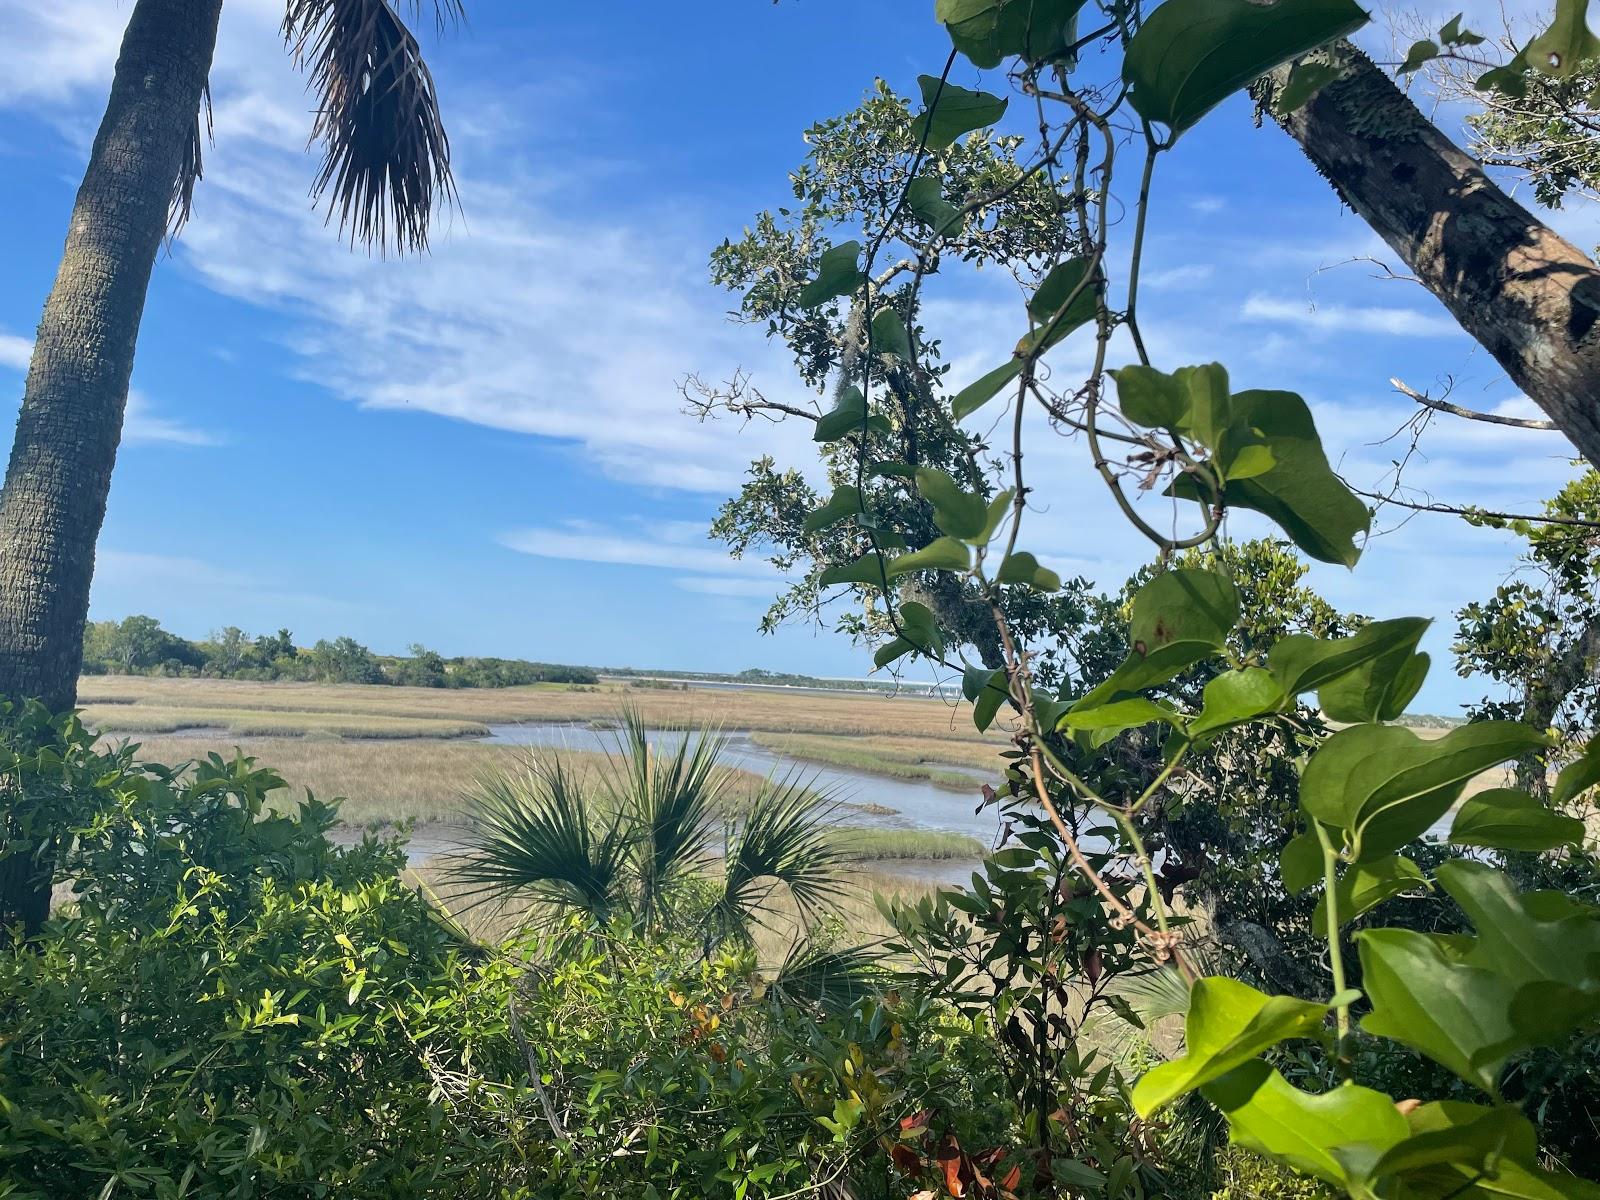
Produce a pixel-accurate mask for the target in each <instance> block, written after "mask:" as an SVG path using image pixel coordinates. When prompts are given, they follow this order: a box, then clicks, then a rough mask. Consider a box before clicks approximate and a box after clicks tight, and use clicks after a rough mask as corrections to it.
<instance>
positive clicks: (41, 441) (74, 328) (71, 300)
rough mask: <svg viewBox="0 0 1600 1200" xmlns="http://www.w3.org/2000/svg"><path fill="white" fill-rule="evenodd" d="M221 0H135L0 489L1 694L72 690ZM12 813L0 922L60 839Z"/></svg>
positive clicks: (45, 871) (67, 698) (72, 696)
mask: <svg viewBox="0 0 1600 1200" xmlns="http://www.w3.org/2000/svg"><path fill="white" fill-rule="evenodd" d="M221 8H222V0H138V3H137V4H135V5H134V8H133V12H132V14H131V15H130V17H129V20H128V27H127V31H126V32H125V34H124V35H123V40H122V49H121V52H120V53H119V55H118V58H117V66H116V72H115V75H114V77H113V81H112V85H111V95H110V99H109V100H108V102H107V104H106V111H105V116H104V117H103V119H102V120H101V123H100V129H99V132H98V133H97V134H96V136H95V140H94V146H93V149H92V150H91V152H90V155H89V164H88V168H87V169H86V171H85V172H84V177H83V183H82V185H81V186H80V187H79V189H78V195H77V199H76V201H75V202H74V204H73V209H72V220H71V224H70V225H69V226H68V229H67V240H66V246H65V248H64V250H63V252H62V256H61V265H60V267H59V269H58V270H57V273H56V279H55V283H54V285H53V286H52V287H51V289H50V295H49V298H48V299H47V300H46V301H45V307H44V316H43V317H42V319H41V320H40V322H39V329H38V335H37V338H36V340H35V342H34V347H33V358H32V361H31V363H30V364H29V368H28V378H27V384H26V387H25V390H24V393H23V400H22V411H21V414H20V415H19V417H18V420H17V434H16V441H15V443H14V444H13V447H12V451H11V460H10V465H9V467H8V469H7V471H6V478H5V487H4V491H3V492H0V698H5V699H8V700H11V701H13V702H21V701H23V700H39V701H42V702H43V703H44V704H45V705H47V706H48V707H49V708H51V709H52V710H57V711H59V710H62V709H66V708H70V707H72V706H73V704H75V703H76V700H77V684H78V671H79V669H80V667H81V666H82V657H83V629H84V622H85V620H86V619H87V617H88V612H89V584H90V581H91V579H92V577H93V574H94V550H95V542H96V540H97V539H98V537H99V535H100V526H101V523H102V521H103V520H104V518H105V511H106V496H107V493H108V492H109V490H110V487H111V471H112V467H113V466H114V465H115V462H116V456H117V444H118V441H119V440H120V438H121V434H122V418H123V410H124V408H125V407H126V404H127V398H128V379H129V376H130V375H131V374H132V371H133V354H134V345H135V343H136V341H137V339H138V335H139V322H140V318H141V317H142V315H143V312H144V300H145V292H146V290H147V288H148V286H149V283H150V273H151V271H152V269H153V267H154V265H155V260H156V255H157V254H158V253H159V252H160V248H161V240H162V237H163V236H164V234H165V233H166V229H167V220H168V211H169V206H170V204H171V202H172V199H173V193H174V186H175V183H176V181H177V180H178V177H179V174H180V171H181V169H182V166H183V163H184V158H185V153H186V150H187V148H188V146H189V143H190V141H191V139H192V138H193V137H194V136H195V119H196V113H197V112H198V110H199V106H200V100H201V93H202V90H203V89H204V87H205V84H206V77H207V75H208V73H209V72H210V69H211V57H212V52H213V50H214V48H215V45H216V37H217V20H218V16H219V14H220V12H221ZM3 804H5V797H4V796H3V795H0V805H3ZM8 807H9V806H8ZM11 816H12V814H11V813H10V812H9V811H6V812H0V817H3V818H4V820H3V821H0V838H3V839H4V841H3V842H0V925H9V924H11V923H13V922H21V923H22V925H23V927H24V929H25V931H26V932H28V933H32V932H33V931H35V930H36V929H37V928H38V927H39V925H40V924H41V923H42V922H43V920H44V918H45V916H46V915H47V912H48V907H49V902H50V875H51V872H52V870H53V867H54V861H53V860H54V856H55V850H54V842H53V840H51V839H49V838H44V839H42V840H41V839H40V838H39V837H38V836H37V835H36V836H34V837H32V838H31V839H28V840H27V842H26V844H23V843H21V842H19V837H18V831H17V829H16V828H15V824H14V822H13V821H12V820H11Z"/></svg>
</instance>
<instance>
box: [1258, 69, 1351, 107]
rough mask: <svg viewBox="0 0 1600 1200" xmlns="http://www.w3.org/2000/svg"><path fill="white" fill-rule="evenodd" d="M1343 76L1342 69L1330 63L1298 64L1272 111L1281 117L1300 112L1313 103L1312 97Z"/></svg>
mask: <svg viewBox="0 0 1600 1200" xmlns="http://www.w3.org/2000/svg"><path fill="white" fill-rule="evenodd" d="M1343 74H1344V71H1343V69H1342V68H1340V67H1335V66H1331V65H1330V64H1328V63H1314V62H1303V63H1297V64H1296V65H1295V68H1294V70H1292V71H1290V72H1289V82H1288V83H1286V84H1284V85H1283V90H1282V91H1281V92H1279V93H1278V96H1277V99H1276V100H1274V101H1273V105H1272V111H1273V112H1275V113H1276V114H1277V115H1278V116H1280V117H1287V116H1288V115H1289V114H1290V113H1292V112H1298V111H1299V110H1300V109H1302V108H1304V107H1305V106H1306V105H1307V104H1309V103H1311V100H1312V97H1314V96H1315V95H1316V94H1317V93H1318V92H1320V91H1321V90H1322V89H1323V88H1325V87H1327V86H1328V85H1329V84H1330V83H1332V82H1333V81H1334V80H1335V79H1338V78H1339V76H1341V75H1343Z"/></svg>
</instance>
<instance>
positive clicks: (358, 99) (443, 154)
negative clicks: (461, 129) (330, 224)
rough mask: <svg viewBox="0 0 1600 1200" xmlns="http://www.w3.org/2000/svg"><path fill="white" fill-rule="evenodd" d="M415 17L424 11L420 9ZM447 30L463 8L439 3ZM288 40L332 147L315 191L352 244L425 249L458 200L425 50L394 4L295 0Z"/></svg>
mask: <svg viewBox="0 0 1600 1200" xmlns="http://www.w3.org/2000/svg"><path fill="white" fill-rule="evenodd" d="M411 7H412V9H413V11H414V12H415V11H419V10H420V4H417V3H413V4H412V5H411ZM434 11H435V14H436V15H437V18H438V20H439V22H440V23H441V24H443V23H444V22H445V21H447V20H452V19H455V18H457V17H459V16H460V15H461V3H460V0H436V2H435V4H434ZM283 36H284V41H285V42H286V43H287V45H288V47H289V51H290V53H291V54H292V55H293V57H294V60H295V63H296V64H297V65H299V66H302V67H304V68H307V69H308V70H309V72H310V75H311V85H310V86H311V87H312V88H313V89H314V90H315V91H316V93H317V95H318V98H319V100H318V105H317V119H316V123H315V125H314V126H313V128H312V132H311V140H312V141H320V142H321V143H322V146H323V152H324V153H323V161H322V168H321V170H320V171H319V172H318V174H317V178H316V182H315V184H314V185H313V186H312V189H311V192H312V195H313V196H314V197H319V196H321V195H322V194H323V193H324V192H325V191H327V190H328V189H329V188H331V189H332V196H331V201H330V205H329V213H328V216H329V219H330V220H331V219H332V217H333V214H334V213H338V215H339V226H340V228H341V229H348V230H349V232H350V237H351V240H352V241H359V242H362V243H364V244H366V245H368V246H377V247H379V248H380V249H384V248H387V247H389V246H393V247H394V248H395V249H397V250H421V249H424V248H425V247H426V246H427V244H428V222H429V219H430V217H431V215H432V213H433V209H434V205H435V203H437V202H453V201H454V199H455V183H454V180H453V178H452V176H451V173H450V140H449V138H448V137H447V136H446V135H445V130H444V123H443V121H442V119H441V118H440V115H439V98H438V95H437V93H436V92H435V90H434V84H433V75H432V74H431V73H430V72H429V70H428V65H427V63H425V62H424V61H423V59H422V50H421V47H419V46H418V45H417V39H416V38H415V37H414V36H412V33H411V31H410V30H409V29H407V28H406V26H405V23H404V22H403V21H402V20H401V19H400V16H399V14H397V13H396V12H395V10H394V8H393V7H392V5H391V4H390V3H389V0H288V7H287V9H286V11H285V13H284V18H283Z"/></svg>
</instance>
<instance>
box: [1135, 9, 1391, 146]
mask: <svg viewBox="0 0 1600 1200" xmlns="http://www.w3.org/2000/svg"><path fill="white" fill-rule="evenodd" d="M1366 22H1367V14H1366V13H1365V12H1364V11H1362V9H1360V8H1359V7H1358V6H1357V5H1356V4H1354V3H1353V2H1352V0H1275V2H1273V3H1255V2H1254V0H1166V3H1164V4H1162V5H1161V6H1160V7H1159V8H1157V9H1156V10H1155V12H1153V13H1151V14H1150V16H1149V17H1148V18H1147V19H1146V20H1145V22H1144V24H1143V25H1142V26H1140V28H1139V31H1138V32H1137V33H1135V34H1134V35H1133V37H1132V39H1131V40H1130V41H1129V42H1128V50H1127V53H1126V54H1125V55H1124V56H1123V60H1122V77H1123V79H1125V80H1126V81H1127V82H1128V83H1129V84H1130V85H1131V87H1132V92H1131V93H1130V95H1129V100H1130V102H1131V103H1132V104H1133V107H1134V108H1135V110H1137V111H1138V113H1139V114H1140V115H1141V116H1143V117H1145V118H1146V119H1148V120H1151V121H1159V122H1161V123H1162V124H1164V125H1167V126H1168V127H1170V128H1171V129H1172V131H1173V133H1174V134H1178V133H1181V132H1182V131H1183V130H1185V129H1187V128H1189V126H1191V125H1193V124H1194V123H1195V122H1196V121H1198V120H1199V119H1200V118H1201V117H1203V116H1204V115H1205V114H1206V113H1208V112H1210V111H1211V109H1212V108H1213V107H1215V106H1216V105H1218V104H1220V103H1221V102H1222V101H1223V100H1226V99H1227V98H1228V97H1229V96H1231V95H1232V94H1233V93H1234V92H1236V91H1238V90H1239V89H1240V88H1242V87H1244V86H1245V85H1246V84H1247V83H1249V82H1250V81H1251V80H1253V79H1255V78H1257V77H1258V76H1261V75H1265V74H1266V73H1267V72H1268V71H1270V70H1272V69H1273V68H1274V67H1276V66H1278V65H1280V64H1282V63H1286V62H1288V61H1289V60H1290V59H1293V58H1297V57H1299V56H1300V55H1302V54H1304V53H1306V52H1307V51H1308V50H1313V49H1315V48H1316V47H1318V46H1321V45H1323V44H1324V43H1326V42H1331V41H1333V40H1334V39H1335V38H1339V37H1343V36H1345V35H1346V34H1348V33H1351V32H1353V31H1355V30H1357V29H1359V28H1361V26H1362V25H1365V24H1366Z"/></svg>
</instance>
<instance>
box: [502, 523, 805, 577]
mask: <svg viewBox="0 0 1600 1200" xmlns="http://www.w3.org/2000/svg"><path fill="white" fill-rule="evenodd" d="M633 527H634V529H640V530H641V532H629V531H620V530H618V529H616V528H615V527H611V526H604V525H599V524H597V523H594V522H590V521H567V522H564V523H562V524H561V525H558V526H546V527H542V528H533V529H516V530H512V531H510V532H509V533H503V534H501V535H500V537H499V539H498V540H499V542H500V544H501V545H502V546H505V547H506V548H507V549H509V550H515V551H517V552H518V553H519V554H532V555H535V556H536V557H539V558H562V559H569V560H574V561H577V562H593V563H617V564H623V565H627V566H633V567H661V568H665V569H668V570H673V571H690V572H694V573H696V574H703V575H711V574H715V575H732V576H750V575H756V576H761V577H763V578H766V579H773V580H775V579H776V578H777V576H776V575H775V573H774V572H773V570H772V567H771V566H770V565H769V564H768V563H766V562H763V561H762V560H760V559H749V558H743V559H741V558H733V557H730V556H729V554H728V552H727V551H726V550H724V549H722V548H720V547H718V546H715V545H712V544H710V543H709V542H708V541H707V539H706V537H705V532H704V530H703V529H700V528H699V527H691V526H688V523H687V522H668V523H663V524H656V525H649V524H647V523H644V522H635V523H633ZM689 528H694V529H695V530H696V532H698V533H699V542H698V544H696V542H695V541H694V540H693V539H692V538H691V537H690V536H688V532H687V531H688V529H689Z"/></svg>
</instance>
